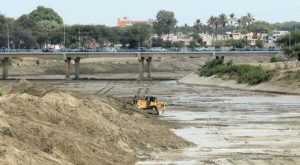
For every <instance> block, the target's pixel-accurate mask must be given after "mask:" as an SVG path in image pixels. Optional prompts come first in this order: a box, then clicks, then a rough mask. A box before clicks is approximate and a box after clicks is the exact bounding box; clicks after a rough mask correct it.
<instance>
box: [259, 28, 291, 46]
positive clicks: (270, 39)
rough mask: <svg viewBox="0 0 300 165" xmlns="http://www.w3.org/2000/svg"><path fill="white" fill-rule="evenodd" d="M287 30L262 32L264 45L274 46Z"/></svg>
mask: <svg viewBox="0 0 300 165" xmlns="http://www.w3.org/2000/svg"><path fill="white" fill-rule="evenodd" d="M288 33H289V32H288V31H277V30H274V31H273V32H272V33H269V34H268V33H264V34H262V39H263V41H264V44H265V47H274V46H276V41H277V40H278V39H279V38H280V37H282V36H285V35H287V34H288Z"/></svg>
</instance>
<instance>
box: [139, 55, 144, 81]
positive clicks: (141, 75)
mask: <svg viewBox="0 0 300 165" xmlns="http://www.w3.org/2000/svg"><path fill="white" fill-rule="evenodd" d="M144 60H145V57H140V58H139V80H143V79H144V69H145V66H144Z"/></svg>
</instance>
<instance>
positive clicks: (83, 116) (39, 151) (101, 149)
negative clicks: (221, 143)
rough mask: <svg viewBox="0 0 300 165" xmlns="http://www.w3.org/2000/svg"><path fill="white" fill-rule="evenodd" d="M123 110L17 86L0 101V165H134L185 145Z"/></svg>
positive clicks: (113, 103) (44, 88) (103, 101)
mask: <svg viewBox="0 0 300 165" xmlns="http://www.w3.org/2000/svg"><path fill="white" fill-rule="evenodd" d="M124 104H125V103H120V102H118V101H117V100H114V99H111V98H98V97H95V96H89V95H84V94H79V93H73V92H65V91H60V90H58V89H55V88H53V87H51V86H49V85H45V84H31V83H29V82H26V81H23V82H21V83H19V84H18V85H17V86H15V87H13V88H12V89H11V90H10V91H9V93H8V94H7V95H6V96H4V97H0V164H134V163H135V161H136V160H137V159H138V158H141V157H142V156H145V155H147V153H149V152H151V151H154V150H164V149H170V148H181V147H184V146H188V145H190V144H189V143H188V142H186V141H184V140H182V139H180V138H178V137H177V136H175V135H174V134H173V133H172V132H171V131H169V129H168V128H167V127H165V126H162V125H160V124H157V123H156V121H157V119H154V118H153V117H149V116H148V117H147V116H144V115H141V114H138V113H134V112H132V111H128V110H126V109H123V107H124ZM159 123H161V122H159Z"/></svg>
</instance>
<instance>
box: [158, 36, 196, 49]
mask: <svg viewBox="0 0 300 165" xmlns="http://www.w3.org/2000/svg"><path fill="white" fill-rule="evenodd" d="M161 38H162V39H163V40H164V41H168V40H169V41H171V42H183V43H184V45H185V46H187V45H189V44H190V42H191V41H193V37H191V36H189V35H184V34H181V33H178V34H174V33H171V34H169V35H168V34H165V35H162V36H161Z"/></svg>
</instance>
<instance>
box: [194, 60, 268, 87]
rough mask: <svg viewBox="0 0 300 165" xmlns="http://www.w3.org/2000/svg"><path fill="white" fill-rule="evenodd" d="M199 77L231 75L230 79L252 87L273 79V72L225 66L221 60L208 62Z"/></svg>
mask: <svg viewBox="0 0 300 165" xmlns="http://www.w3.org/2000/svg"><path fill="white" fill-rule="evenodd" d="M199 75H200V76H205V77H209V76H212V75H218V76H222V75H229V77H230V78H233V79H237V81H238V82H239V83H248V84H250V85H256V84H259V83H262V82H265V81H268V80H270V79H271V78H272V77H273V73H272V71H270V70H267V71H266V70H264V69H263V68H261V67H259V66H251V65H234V64H233V63H232V62H227V64H224V63H223V60H220V59H218V60H217V59H215V60H212V61H209V62H207V63H206V64H205V65H204V66H203V67H202V68H201V69H200V72H199Z"/></svg>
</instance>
